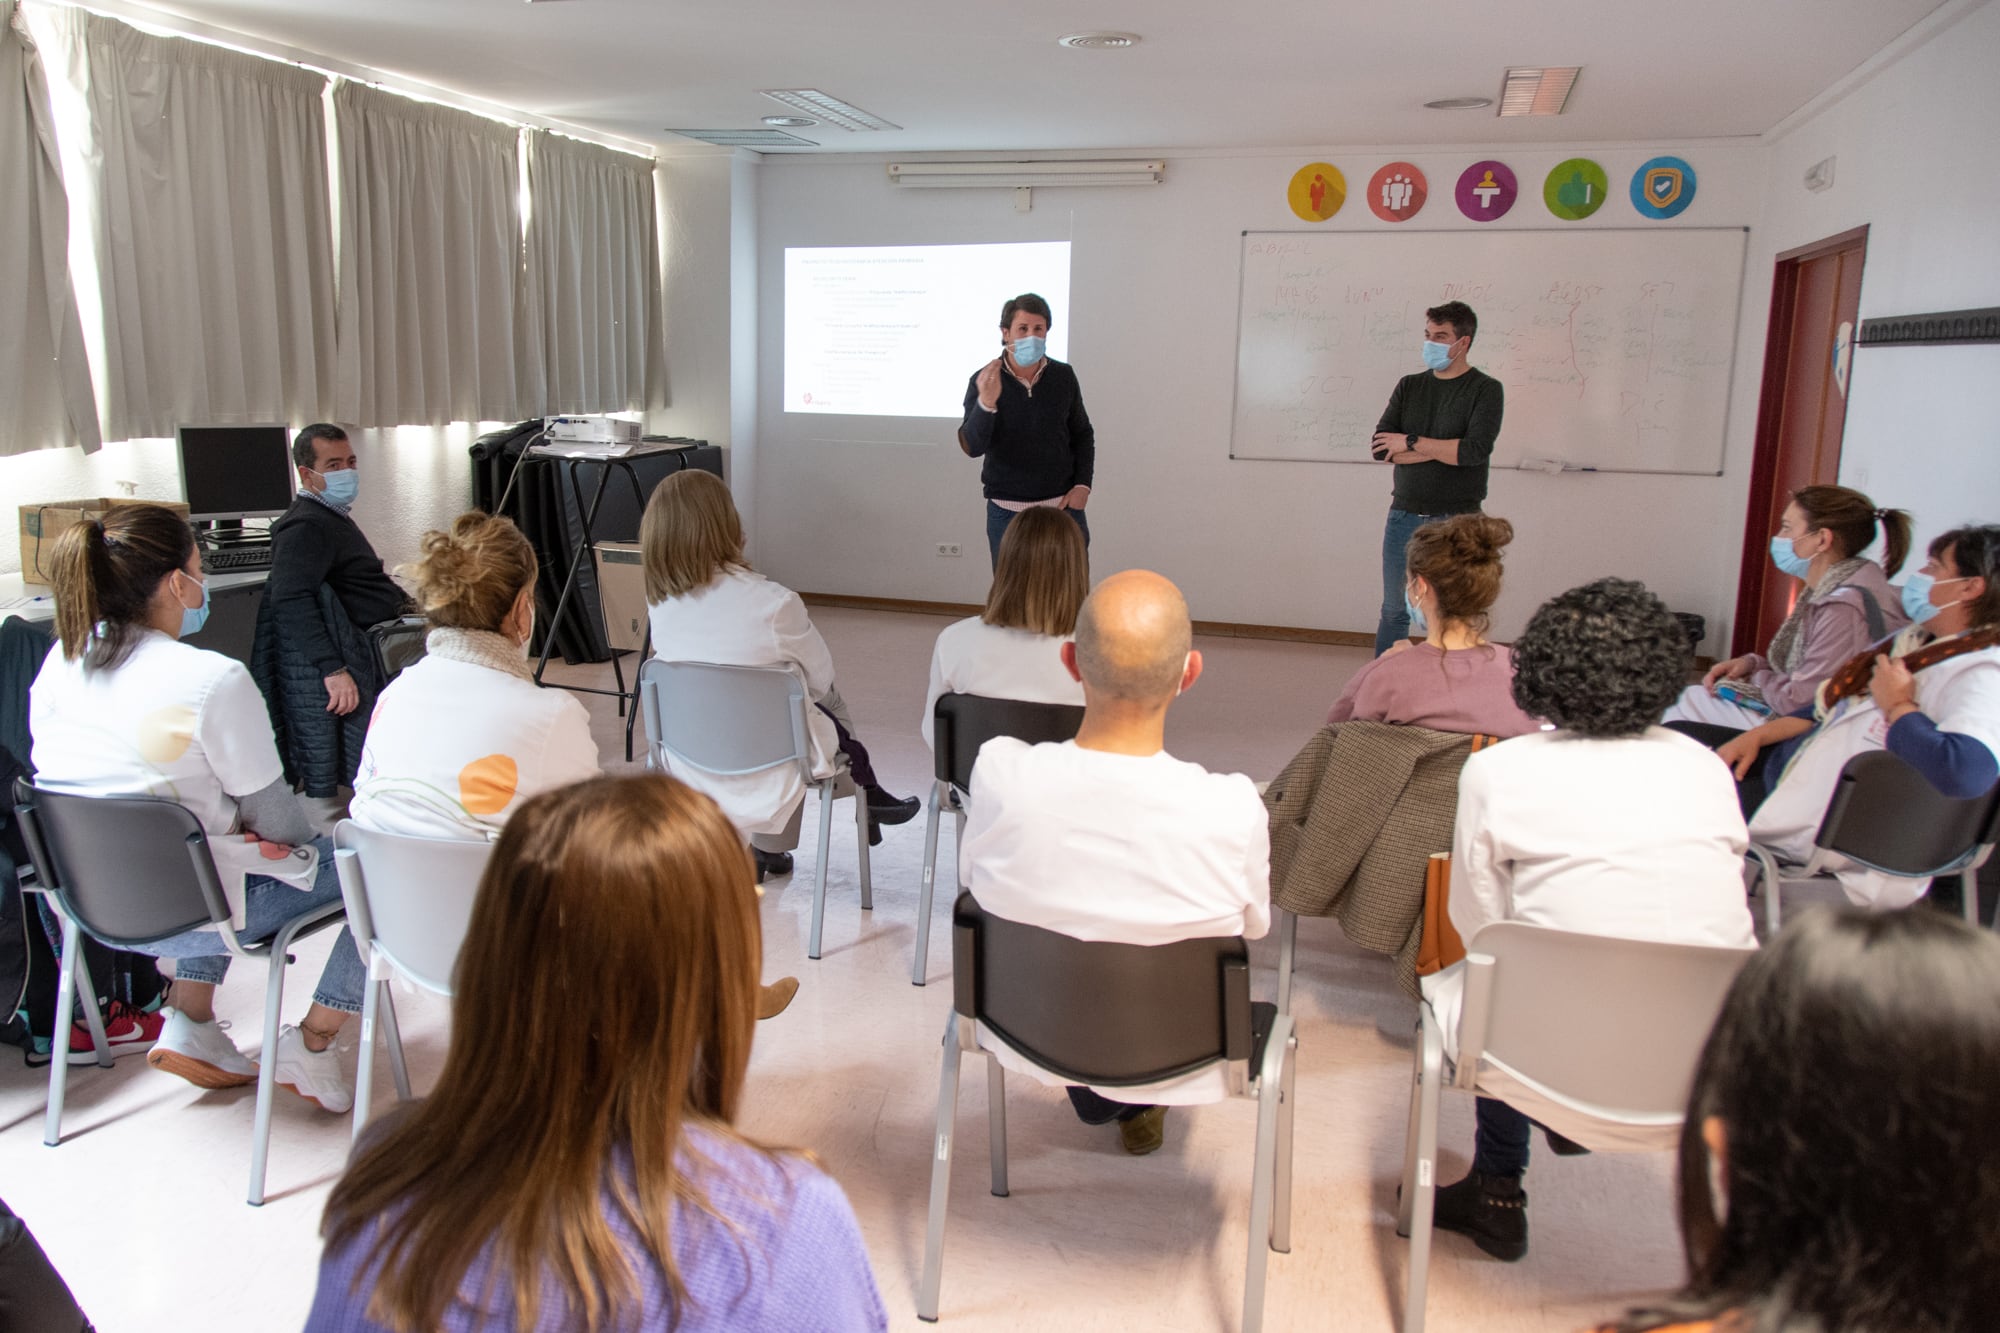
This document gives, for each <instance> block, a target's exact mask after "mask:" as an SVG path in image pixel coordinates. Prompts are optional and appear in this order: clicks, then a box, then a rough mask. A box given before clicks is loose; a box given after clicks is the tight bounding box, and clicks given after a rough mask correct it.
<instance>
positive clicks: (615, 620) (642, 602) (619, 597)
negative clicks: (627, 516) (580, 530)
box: [597, 542, 646, 653]
mask: <svg viewBox="0 0 2000 1333" xmlns="http://www.w3.org/2000/svg"><path fill="white" fill-rule="evenodd" d="M597 595H598V600H599V601H601V602H602V603H603V605H604V636H605V638H606V640H607V641H609V643H610V644H611V651H612V652H614V653H633V652H637V651H639V649H640V648H641V647H643V646H644V645H645V642H646V569H645V564H644V559H643V557H642V556H641V555H640V554H639V543H637V542H599V543H597Z"/></svg>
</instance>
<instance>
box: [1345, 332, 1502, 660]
mask: <svg viewBox="0 0 2000 1333" xmlns="http://www.w3.org/2000/svg"><path fill="white" fill-rule="evenodd" d="M1478 332H1479V316H1477V315H1475V314H1473V313H1472V307H1471V306H1469V305H1467V304H1465V302H1463V301H1448V302H1446V303H1445V304H1444V305H1441V306H1433V307H1432V308H1431V309H1429V310H1426V311H1424V343H1423V354H1424V366H1425V367H1426V368H1425V369H1423V370H1420V371H1418V372H1417V373H1416V374H1414V375H1405V376H1403V378H1402V379H1400V380H1397V381H1396V388H1395V391H1394V392H1393V393H1391V394H1390V395H1389V406H1388V408H1387V409H1386V410H1385V411H1384V412H1383V413H1382V420H1381V421H1380V422H1378V423H1377V424H1376V427H1375V439H1374V442H1373V444H1372V445H1370V447H1369V452H1371V453H1373V454H1374V455H1375V458H1376V459H1377V460H1378V461H1380V462H1386V463H1393V464H1394V465H1395V467H1396V486H1395V491H1394V494H1393V497H1392V498H1391V499H1390V501H1389V521H1388V523H1387V525H1386V526H1385V527H1384V528H1383V530H1382V615H1381V619H1380V620H1379V621H1378V622H1377V624H1376V626H1375V655H1376V656H1378V657H1379V656H1381V655H1382V654H1383V653H1385V652H1387V651H1388V649H1389V646H1390V645H1391V644H1393V643H1395V642H1396V641H1397V640H1398V639H1401V638H1405V637H1407V636H1408V634H1409V632H1410V609H1409V600H1408V597H1407V593H1408V589H1407V587H1406V586H1405V584H1406V579H1405V576H1404V571H1403V551H1404V548H1405V547H1407V546H1408V545H1409V544H1410V537H1411V536H1412V535H1413V534H1414V533H1415V532H1416V530H1417V529H1418V528H1420V527H1422V526H1423V525H1424V524H1426V523H1429V522H1431V521H1432V520H1433V519H1440V518H1450V517H1451V516H1452V515H1453V514H1476V513H1478V512H1479V506H1480V504H1481V502H1482V501H1484V500H1485V499H1486V465H1487V463H1488V461H1489V460H1491V459H1492V457H1493V442H1494V441H1495V440H1496V439H1498V438H1499V436H1500V415H1501V412H1502V410H1503V409H1504V407H1505V401H1504V400H1505V394H1504V391H1503V390H1502V389H1501V387H1500V381H1499V380H1496V379H1494V378H1493V377H1492V376H1491V375H1488V374H1487V373H1486V372H1485V371H1483V370H1474V369H1473V368H1472V367H1471V366H1470V365H1468V364H1467V363H1466V359H1465V358H1466V357H1467V356H1468V355H1469V354H1470V353H1471V351H1472V339H1473V337H1474V336H1475V335H1476V334H1477V333H1478Z"/></svg>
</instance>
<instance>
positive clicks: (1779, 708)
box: [1663, 486, 1910, 731]
mask: <svg viewBox="0 0 2000 1333" xmlns="http://www.w3.org/2000/svg"><path fill="white" fill-rule="evenodd" d="M1877 536H1880V537H1881V538H1882V563H1880V564H1877V563H1875V562H1874V561H1873V560H1866V559H1863V558H1862V555H1861V553H1862V552H1863V551H1865V550H1867V549H1868V548H1869V547H1871V546H1873V545H1874V544H1875V539H1876V537H1877ZM1909 553H1910V516H1909V515H1908V514H1906V513H1904V512H1903V511H1902V510H1900V509H1877V508H1876V507H1875V502H1874V501H1873V500H1871V499H1869V498H1868V497H1867V496H1865V495H1863V494H1862V493H1861V492H1860V491H1856V490H1850V489H1849V488H1847V487H1845V486H1805V487H1801V488H1800V489H1798V490H1796V491H1793V492H1792V500H1791V503H1790V504H1788V505H1786V506H1785V513H1784V517H1783V519H1782V520H1781V521H1780V522H1779V524H1778V535H1777V536H1775V537H1773V538H1771V560H1772V561H1773V563H1775V564H1776V565H1777V566H1778V568H1779V569H1780V570H1781V571H1783V572H1784V573H1786V574H1788V575H1790V576H1792V577H1793V578H1796V579H1798V580H1800V581H1801V583H1802V584H1803V585H1804V586H1803V587H1801V588H1800V589H1799V594H1798V600H1797V601H1795V602H1794V603H1793V604H1792V612H1791V614H1790V615H1788V616H1786V617H1785V623H1784V624H1782V625H1780V626H1778V632H1777V633H1776V634H1774V635H1772V636H1771V646H1770V647H1769V648H1767V649H1766V650H1765V651H1763V652H1761V653H1745V654H1744V655H1743V656H1741V657H1732V658H1730V659H1729V660H1728V661H1726V662H1717V663H1716V664H1715V665H1714V666H1712V667H1710V668H1709V669H1708V674H1707V675H1706V676H1703V677H1702V680H1701V684H1699V685H1690V686H1688V687H1687V688H1686V689H1684V690H1682V691H1681V696H1680V698H1679V699H1678V700H1676V701H1675V702H1674V706H1673V707H1672V708H1669V709H1668V710H1667V713H1666V717H1665V718H1664V719H1663V720H1665V721H1667V722H1705V723H1708V724H1709V725H1711V726H1720V727H1732V728H1734V729H1735V730H1737V731H1744V730H1747V729H1748V728H1750V727H1754V726H1756V725H1757V724H1758V723H1759V722H1762V721H1763V720H1764V719H1765V718H1767V717H1770V716H1772V715H1774V714H1775V715H1777V716H1783V715H1784V714H1786V713H1789V712H1791V711H1793V710H1794V709H1797V708H1802V707H1804V706H1805V705H1807V704H1810V703H1811V702H1812V700H1813V691H1815V690H1817V689H1818V688H1819V685H1820V682H1821V681H1823V680H1825V679H1826V678H1827V677H1828V676H1831V675H1832V674H1833V673H1834V670H1835V668H1837V667H1839V666H1840V664H1841V663H1843V662H1845V661H1847V659H1848V658H1850V657H1852V656H1854V654H1856V653H1858V652H1860V651H1861V650H1862V649H1863V648H1866V647H1867V646H1868V645H1869V644H1871V643H1880V642H1881V641H1882V640H1884V639H1886V638H1888V637H1889V636H1890V635H1892V634H1894V633H1896V632H1897V631H1898V630H1900V629H1902V628H1903V627H1904V626H1905V625H1908V624H1909V623H1910V618H1909V617H1908V616H1906V615H1904V614H1903V608H1902V605H1901V602H1900V600H1899V599H1898V597H1897V595H1896V590H1895V589H1894V588H1891V587H1890V586H1889V580H1890V579H1891V578H1894V577H1895V575H1896V571H1898V570H1900V569H1901V568H1902V567H1903V561H1904V560H1905V559H1906V558H1907V557H1908V556H1909Z"/></svg>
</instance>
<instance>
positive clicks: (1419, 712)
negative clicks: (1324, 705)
mask: <svg viewBox="0 0 2000 1333" xmlns="http://www.w3.org/2000/svg"><path fill="white" fill-rule="evenodd" d="M1352 719H1360V720H1362V721H1366V722H1396V723H1401V724H1402V725H1404V726H1410V727H1430V728H1431V729H1433V730H1435V731H1462V732H1468V733H1480V734H1484V735H1487V736H1498V737H1501V738H1503V739H1504V738H1506V737H1508V736H1525V735H1527V734H1528V733H1529V732H1534V731H1540V730H1541V724H1540V723H1538V722H1536V721H1535V719H1533V718H1531V717H1529V716H1528V715H1527V714H1526V713H1524V712H1522V711H1521V709H1520V706H1519V705H1518V704H1516V703H1515V702H1514V657H1513V654H1512V653H1510V652H1508V651H1507V649H1506V648H1504V647H1502V646H1501V645H1499V644H1486V645H1483V646H1481V647H1478V648H1459V649H1454V650H1453V651H1451V652H1446V651H1445V650H1444V649H1442V648H1436V647H1433V646H1431V645H1430V644H1428V643H1420V644H1418V645H1416V646H1415V647H1413V648H1406V649H1404V650H1403V651H1402V652H1399V653H1389V654H1386V655H1385V656H1382V657H1378V658H1376V659H1375V660H1374V661H1372V662H1370V663H1368V664H1367V665H1366V666H1363V667H1362V668H1361V669H1360V670H1359V671H1357V672H1355V673H1354V674H1353V676H1351V677H1349V678H1348V682H1347V688H1346V689H1344V690H1342V691H1341V692H1340V697H1339V698H1338V699H1335V700H1334V701H1333V708H1332V709H1331V710H1330V711H1329V712H1328V713H1327V715H1326V720H1327V721H1328V722H1346V721H1349V720H1352Z"/></svg>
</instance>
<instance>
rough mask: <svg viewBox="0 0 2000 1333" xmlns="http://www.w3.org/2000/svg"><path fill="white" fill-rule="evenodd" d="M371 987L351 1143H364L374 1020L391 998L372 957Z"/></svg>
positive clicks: (364, 1005)
mask: <svg viewBox="0 0 2000 1333" xmlns="http://www.w3.org/2000/svg"><path fill="white" fill-rule="evenodd" d="M368 972H369V976H368V989H367V990H366V991H365V992H364V993H363V994H362V997H361V1049H360V1051H359V1052H358V1053H357V1054H356V1057H355V1061H354V1117H353V1118H354V1125H353V1129H352V1131H351V1133H350V1135H349V1137H348V1142H349V1143H350V1144H352V1143H359V1142H361V1131H362V1130H364V1129H366V1128H367V1127H368V1104H369V1103H370V1102H371V1101H372V1100H374V1092H375V1019H376V1015H377V1014H378V1013H380V1012H381V1008H382V1003H383V1001H385V1000H387V999H388V998H389V983H388V982H387V981H386V980H385V979H383V978H381V977H378V976H376V975H375V968H374V963H373V960H372V959H371V960H370V964H369V969H368Z"/></svg>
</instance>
